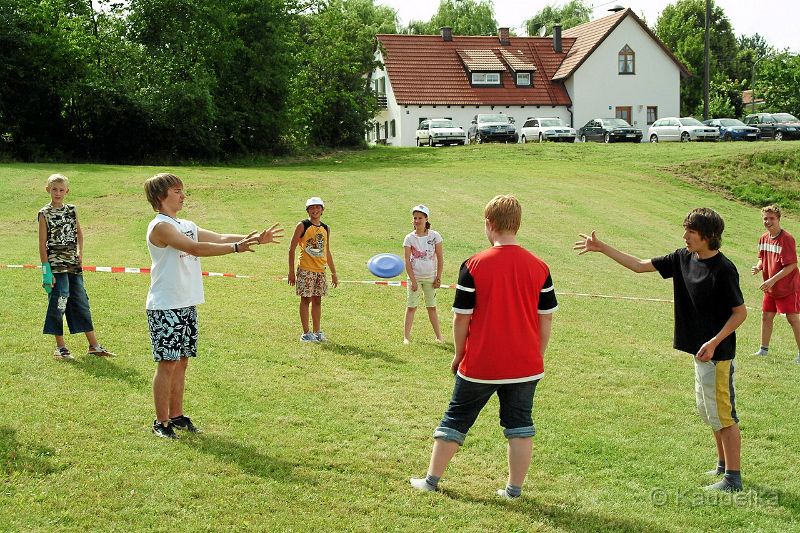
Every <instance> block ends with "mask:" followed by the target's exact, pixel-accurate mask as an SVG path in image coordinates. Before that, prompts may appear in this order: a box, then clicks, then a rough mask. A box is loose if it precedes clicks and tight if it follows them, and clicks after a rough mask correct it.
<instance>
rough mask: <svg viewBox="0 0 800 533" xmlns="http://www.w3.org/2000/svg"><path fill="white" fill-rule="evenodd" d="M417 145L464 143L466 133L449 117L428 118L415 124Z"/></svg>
mask: <svg viewBox="0 0 800 533" xmlns="http://www.w3.org/2000/svg"><path fill="white" fill-rule="evenodd" d="M416 136H417V146H426V145H427V146H434V145H437V144H464V143H465V142H466V140H467V134H466V133H465V132H464V128H461V127H459V126H456V125H455V123H453V121H452V120H450V119H449V118H430V119H427V120H423V121H422V122H420V123H419V126H417V134H416Z"/></svg>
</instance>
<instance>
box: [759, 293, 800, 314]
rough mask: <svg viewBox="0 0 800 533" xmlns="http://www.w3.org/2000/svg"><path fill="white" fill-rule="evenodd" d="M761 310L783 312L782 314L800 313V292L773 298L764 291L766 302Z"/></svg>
mask: <svg viewBox="0 0 800 533" xmlns="http://www.w3.org/2000/svg"><path fill="white" fill-rule="evenodd" d="M761 310H762V311H765V312H767V313H781V314H782V315H793V314H797V313H800V292H793V293H791V294H790V295H788V296H784V297H783V298H773V297H772V296H770V295H769V294H768V293H764V302H763V303H762V304H761Z"/></svg>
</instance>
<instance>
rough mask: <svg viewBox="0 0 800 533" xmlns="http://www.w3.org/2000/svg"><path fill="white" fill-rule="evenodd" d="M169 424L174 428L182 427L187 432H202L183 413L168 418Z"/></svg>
mask: <svg viewBox="0 0 800 533" xmlns="http://www.w3.org/2000/svg"><path fill="white" fill-rule="evenodd" d="M169 425H170V426H172V427H174V428H176V429H184V430H186V431H188V432H189V433H202V431H200V429H199V428H197V427H196V426H195V425H194V424H192V419H191V418H189V417H188V416H184V415H181V416H176V417H175V418H170V419H169Z"/></svg>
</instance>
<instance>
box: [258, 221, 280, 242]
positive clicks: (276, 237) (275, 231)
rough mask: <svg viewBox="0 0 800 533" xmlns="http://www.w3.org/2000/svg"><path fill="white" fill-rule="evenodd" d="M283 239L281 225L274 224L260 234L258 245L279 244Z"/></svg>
mask: <svg viewBox="0 0 800 533" xmlns="http://www.w3.org/2000/svg"><path fill="white" fill-rule="evenodd" d="M282 238H283V228H282V227H281V226H280V224H273V225H272V226H270V227H269V228H267V229H265V230H264V231H262V232H261V233H258V240H257V242H258V244H270V243H274V244H278V243H279V242H281V241H280V239H282Z"/></svg>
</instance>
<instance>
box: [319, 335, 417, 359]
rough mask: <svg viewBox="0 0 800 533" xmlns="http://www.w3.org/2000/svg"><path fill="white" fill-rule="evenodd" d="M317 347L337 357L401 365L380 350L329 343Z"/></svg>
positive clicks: (321, 343) (391, 356)
mask: <svg viewBox="0 0 800 533" xmlns="http://www.w3.org/2000/svg"><path fill="white" fill-rule="evenodd" d="M319 346H320V347H321V348H322V349H324V350H328V351H329V352H334V353H337V354H339V355H355V356H357V357H360V358H362V359H382V360H383V361H386V362H387V363H392V364H399V363H403V360H402V359H398V358H397V357H395V356H393V355H391V354H389V353H387V352H383V351H381V350H367V349H364V348H361V347H359V346H352V345H349V344H339V343H335V342H330V341H328V342H320V343H319Z"/></svg>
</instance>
